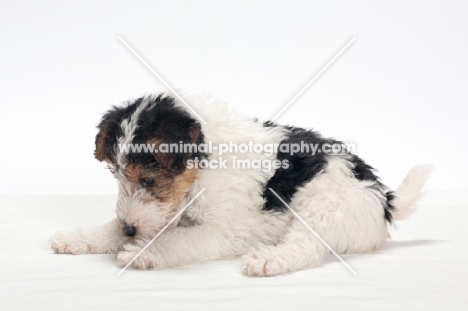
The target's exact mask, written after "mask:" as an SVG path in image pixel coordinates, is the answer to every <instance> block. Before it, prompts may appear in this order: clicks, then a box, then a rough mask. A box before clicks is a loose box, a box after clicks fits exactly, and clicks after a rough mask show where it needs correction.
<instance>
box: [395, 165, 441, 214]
mask: <svg viewBox="0 0 468 311" xmlns="http://www.w3.org/2000/svg"><path fill="white" fill-rule="evenodd" d="M431 171H432V165H419V166H416V167H414V168H412V169H411V170H410V171H409V172H408V174H407V175H406V177H405V179H404V180H403V182H402V183H401V185H400V186H399V187H398V189H397V190H396V191H395V193H394V196H395V198H394V199H393V202H392V203H393V206H394V207H395V209H394V210H393V211H391V213H392V217H393V219H395V220H403V219H406V218H408V217H409V216H410V215H411V214H412V213H413V212H414V211H415V208H414V205H415V204H416V202H417V201H418V200H419V199H420V198H421V189H422V188H423V186H424V184H425V183H426V181H427V179H428V178H429V175H430V174H431Z"/></svg>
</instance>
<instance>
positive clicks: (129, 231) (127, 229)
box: [122, 226, 136, 236]
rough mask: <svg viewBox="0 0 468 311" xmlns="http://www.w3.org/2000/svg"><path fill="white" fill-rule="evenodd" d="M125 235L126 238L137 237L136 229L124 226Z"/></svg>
mask: <svg viewBox="0 0 468 311" xmlns="http://www.w3.org/2000/svg"><path fill="white" fill-rule="evenodd" d="M122 232H123V234H125V235H126V236H135V234H136V229H135V227H134V226H124V227H123V229H122Z"/></svg>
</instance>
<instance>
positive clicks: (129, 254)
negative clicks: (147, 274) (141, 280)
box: [117, 244, 161, 269]
mask: <svg viewBox="0 0 468 311" xmlns="http://www.w3.org/2000/svg"><path fill="white" fill-rule="evenodd" d="M142 248H143V247H142V246H140V245H134V244H126V245H124V250H123V251H121V252H119V253H118V254H117V264H118V265H119V266H120V267H125V266H127V265H128V263H130V262H131V264H130V267H132V268H135V269H158V268H161V265H160V263H159V262H158V258H157V256H155V255H153V254H152V253H150V252H148V251H146V250H145V251H143V252H142V253H141V254H139V253H140V251H141V249H142ZM135 257H136V258H135ZM134 258H135V259H134Z"/></svg>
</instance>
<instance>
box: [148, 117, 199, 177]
mask: <svg viewBox="0 0 468 311" xmlns="http://www.w3.org/2000/svg"><path fill="white" fill-rule="evenodd" d="M156 137H157V138H152V139H149V140H148V141H147V143H148V144H152V145H154V146H156V148H157V150H159V151H158V152H155V153H153V156H154V158H155V160H156V162H157V163H158V165H159V167H161V168H162V169H168V170H175V171H184V170H185V168H186V166H187V160H189V159H191V158H195V157H199V158H200V157H203V156H204V155H203V154H201V153H200V152H199V151H198V146H199V144H200V143H203V140H204V139H203V134H202V132H201V126H200V125H199V124H198V123H194V124H191V125H190V126H189V127H188V128H183V127H178V126H171V125H169V124H167V122H166V124H165V125H164V126H163V127H160V129H159V130H158V131H157V136H156ZM180 142H182V148H184V145H185V144H195V145H197V148H196V149H194V148H192V149H189V148H188V149H187V150H177V152H161V151H160V150H161V149H162V148H160V146H161V145H162V144H166V145H167V146H170V144H176V145H177V146H178V148H179V147H180V145H181V144H180Z"/></svg>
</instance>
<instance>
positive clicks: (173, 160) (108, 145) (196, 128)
mask: <svg viewBox="0 0 468 311" xmlns="http://www.w3.org/2000/svg"><path fill="white" fill-rule="evenodd" d="M148 100H151V101H152V102H150V103H147V102H146V101H148ZM144 102H145V103H146V108H145V109H144V110H143V111H142V112H141V114H140V115H139V117H138V120H137V129H136V130H135V132H134V138H133V139H132V141H131V143H132V144H147V143H149V141H158V142H160V143H166V144H171V143H173V144H178V145H180V142H182V144H187V143H195V144H201V143H203V142H204V136H203V133H202V132H201V125H200V123H199V122H198V121H197V120H195V119H194V118H192V117H191V116H190V114H189V113H188V112H186V111H185V110H183V109H182V108H181V107H178V106H177V105H176V104H175V101H174V99H173V98H171V97H163V95H162V94H160V95H158V96H157V97H156V98H154V99H148V98H143V97H142V98H139V99H137V100H135V101H133V102H131V103H129V104H127V105H125V106H123V107H115V106H114V107H113V108H112V109H111V110H109V111H108V112H106V113H105V114H104V116H103V118H102V120H101V123H100V124H99V126H98V128H99V129H100V133H99V134H98V135H97V137H96V141H97V140H98V138H99V137H100V136H99V135H100V134H101V133H105V135H106V136H105V138H104V139H105V140H104V149H105V150H104V154H105V155H106V157H107V158H108V159H109V160H110V161H111V162H114V163H115V161H116V158H115V157H116V154H117V151H118V149H117V148H118V145H117V142H118V138H119V137H121V136H123V134H124V133H123V132H122V128H121V123H122V121H123V120H124V119H128V118H129V117H130V116H131V115H132V114H133V113H134V112H135V111H136V109H137V108H138V106H139V105H141V104H143V103H144ZM159 155H161V157H163V158H162V160H161V161H158V160H157V159H156V158H157V157H158V156H159ZM195 157H198V158H203V157H206V155H205V154H200V153H198V152H194V153H191V154H186V153H184V152H180V150H179V152H177V153H170V154H169V153H166V154H162V153H161V154H157V153H154V154H153V153H150V152H130V153H129V154H128V155H127V160H128V162H129V163H138V164H141V165H144V166H145V167H147V168H149V169H151V168H154V169H158V168H160V166H162V165H164V164H166V163H170V166H171V167H170V169H171V170H174V171H177V172H181V171H184V170H185V167H186V161H187V160H188V159H191V158H192V159H193V158H195ZM164 159H165V160H166V161H164ZM169 160H170V161H169ZM162 162H164V163H162ZM165 168H168V167H165Z"/></svg>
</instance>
